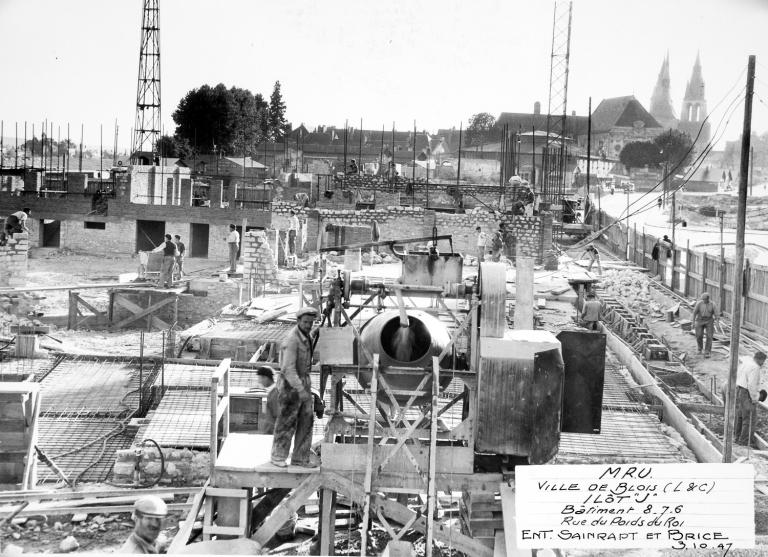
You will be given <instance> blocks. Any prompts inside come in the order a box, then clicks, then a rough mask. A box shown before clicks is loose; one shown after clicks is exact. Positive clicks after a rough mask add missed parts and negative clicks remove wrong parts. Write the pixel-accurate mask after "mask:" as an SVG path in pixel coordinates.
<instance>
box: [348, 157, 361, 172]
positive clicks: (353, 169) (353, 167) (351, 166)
mask: <svg viewBox="0 0 768 557" xmlns="http://www.w3.org/2000/svg"><path fill="white" fill-rule="evenodd" d="M359 172H360V170H359V169H358V167H357V162H356V161H355V159H352V161H351V162H350V163H349V170H348V171H347V174H358V173H359Z"/></svg>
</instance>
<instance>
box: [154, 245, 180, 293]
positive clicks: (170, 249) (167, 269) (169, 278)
mask: <svg viewBox="0 0 768 557" xmlns="http://www.w3.org/2000/svg"><path fill="white" fill-rule="evenodd" d="M160 252H162V253H163V263H162V265H161V266H160V278H159V280H158V281H157V287H158V288H172V287H173V266H174V265H175V264H176V255H177V253H178V250H177V249H176V244H174V243H173V242H172V241H171V235H170V234H166V235H165V242H163V243H162V244H160V245H159V246H157V247H156V248H155V249H153V250H152V253H160Z"/></svg>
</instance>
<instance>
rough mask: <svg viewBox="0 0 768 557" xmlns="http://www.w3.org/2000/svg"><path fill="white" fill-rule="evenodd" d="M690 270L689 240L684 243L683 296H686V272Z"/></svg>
mask: <svg viewBox="0 0 768 557" xmlns="http://www.w3.org/2000/svg"><path fill="white" fill-rule="evenodd" d="M690 270H691V240H690V238H689V239H688V240H686V241H685V280H684V281H683V296H686V297H687V296H688V288H689V286H688V272H689V271H690Z"/></svg>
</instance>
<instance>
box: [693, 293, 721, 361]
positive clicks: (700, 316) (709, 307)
mask: <svg viewBox="0 0 768 557" xmlns="http://www.w3.org/2000/svg"><path fill="white" fill-rule="evenodd" d="M717 319H718V315H717V309H716V308H715V304H713V303H712V302H710V301H709V292H702V294H701V296H700V299H699V301H698V302H696V305H695V306H694V307H693V330H694V331H695V333H696V345H697V346H698V347H699V354H701V350H702V348H703V349H704V357H705V358H709V356H710V354H711V352H712V335H713V334H714V333H715V321H717ZM705 330H706V332H707V343H706V345H705V344H704V331H705Z"/></svg>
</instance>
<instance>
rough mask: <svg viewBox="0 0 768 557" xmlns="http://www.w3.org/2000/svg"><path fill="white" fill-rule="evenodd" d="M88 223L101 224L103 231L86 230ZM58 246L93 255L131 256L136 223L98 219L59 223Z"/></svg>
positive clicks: (134, 242)
mask: <svg viewBox="0 0 768 557" xmlns="http://www.w3.org/2000/svg"><path fill="white" fill-rule="evenodd" d="M88 222H94V223H103V224H104V229H103V230H101V229H98V228H86V223H88ZM59 246H60V247H61V248H63V249H68V250H71V251H74V252H80V253H89V254H94V255H105V256H110V255H117V254H132V253H135V252H136V221H134V220H126V219H105V218H98V217H94V218H90V217H89V218H86V219H85V221H82V220H65V221H61V241H60V243H59Z"/></svg>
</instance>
